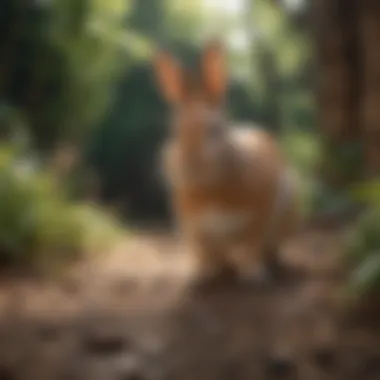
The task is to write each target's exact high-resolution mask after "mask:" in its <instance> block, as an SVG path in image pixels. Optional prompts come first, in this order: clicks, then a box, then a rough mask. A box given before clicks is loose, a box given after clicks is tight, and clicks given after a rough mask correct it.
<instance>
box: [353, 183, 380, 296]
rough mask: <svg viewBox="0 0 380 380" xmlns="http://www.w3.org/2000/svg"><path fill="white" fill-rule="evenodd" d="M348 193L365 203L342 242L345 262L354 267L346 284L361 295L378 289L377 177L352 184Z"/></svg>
mask: <svg viewBox="0 0 380 380" xmlns="http://www.w3.org/2000/svg"><path fill="white" fill-rule="evenodd" d="M352 196H353V197H354V199H356V200H358V201H359V202H363V203H364V204H366V205H367V209H366V210H365V212H364V213H363V215H362V216H361V217H360V218H359V220H358V221H357V222H356V223H355V225H354V226H352V228H351V229H350V231H349V234H348V236H347V243H346V252H347V258H348V262H349V264H350V265H352V266H353V267H354V271H353V274H352V276H351V281H350V288H352V289H353V290H354V292H355V293H357V294H359V295H362V294H365V293H371V292H374V291H375V292H377V291H379V290H380V181H373V182H370V183H367V184H364V185H361V186H356V187H355V188H354V189H353V191H352Z"/></svg>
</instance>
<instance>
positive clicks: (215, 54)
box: [201, 41, 228, 102]
mask: <svg viewBox="0 0 380 380" xmlns="http://www.w3.org/2000/svg"><path fill="white" fill-rule="evenodd" d="M201 74H202V81H203V86H204V91H205V92H206V95H207V96H208V98H209V99H210V100H211V101H213V102H221V101H222V100H223V98H224V95H225V93H226V91H227V83H228V75H227V67H226V62H225V54H224V49H223V46H222V44H221V43H220V42H219V41H211V42H209V43H208V44H207V45H206V46H205V48H204V51H203V55H202V60H201Z"/></svg>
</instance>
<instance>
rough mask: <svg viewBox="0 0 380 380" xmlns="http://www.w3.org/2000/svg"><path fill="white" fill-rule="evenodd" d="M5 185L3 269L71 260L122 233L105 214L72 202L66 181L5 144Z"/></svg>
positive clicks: (0, 168) (0, 213)
mask: <svg viewBox="0 0 380 380" xmlns="http://www.w3.org/2000/svg"><path fill="white" fill-rule="evenodd" d="M0 184H1V185H0V263H2V264H3V265H16V266H18V265H27V266H28V265H37V266H38V265H40V264H44V263H46V262H49V263H54V264H55V263H57V262H61V263H63V262H67V261H69V262H70V261H71V260H72V259H74V258H77V257H79V255H80V254H83V253H84V252H86V251H87V249H89V248H91V249H94V248H99V244H100V243H102V242H103V243H105V242H108V239H109V238H110V237H111V234H110V233H111V232H112V233H114V231H115V233H116V231H117V228H116V226H117V224H116V222H115V221H112V219H111V218H110V217H107V216H106V215H105V214H104V213H102V212H100V211H99V210H97V209H94V208H93V207H90V206H86V205H84V204H80V203H74V202H72V201H70V200H69V199H68V198H67V196H66V194H65V191H64V186H62V183H60V182H59V181H58V180H57V179H56V178H55V177H54V176H53V175H52V174H51V173H50V172H49V171H48V170H47V169H46V168H44V167H42V166H41V164H39V163H38V161H37V160H35V159H33V157H31V156H29V155H27V156H25V155H24V154H20V152H19V151H18V150H17V149H16V148H15V146H13V145H11V144H2V145H1V146H0ZM95 239H96V240H95ZM94 243H95V244H94ZM102 248H104V246H102Z"/></svg>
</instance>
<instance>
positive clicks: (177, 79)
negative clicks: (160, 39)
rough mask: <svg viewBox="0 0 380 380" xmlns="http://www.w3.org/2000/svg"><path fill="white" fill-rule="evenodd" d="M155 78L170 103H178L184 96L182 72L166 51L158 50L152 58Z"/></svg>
mask: <svg viewBox="0 0 380 380" xmlns="http://www.w3.org/2000/svg"><path fill="white" fill-rule="evenodd" d="M154 68H155V72H156V78H157V82H158V85H159V88H160V90H161V92H162V93H163V95H164V97H165V98H166V100H167V101H168V102H170V103H179V102H180V101H181V100H182V99H183V96H184V90H185V89H184V72H183V69H182V67H181V65H180V64H179V63H178V61H177V60H176V59H175V58H174V57H173V56H172V55H171V54H170V53H168V52H167V51H163V50H161V51H159V52H157V54H156V57H155V59H154Z"/></svg>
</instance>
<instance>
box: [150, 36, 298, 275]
mask: <svg viewBox="0 0 380 380" xmlns="http://www.w3.org/2000/svg"><path fill="white" fill-rule="evenodd" d="M200 68H201V70H200V75H199V76H198V77H194V76H192V75H190V73H187V72H185V70H184V69H183V68H181V66H180V65H179V64H178V63H177V62H176V60H175V59H174V58H173V57H172V56H171V55H170V54H169V53H167V52H164V51H161V52H159V53H158V54H157V56H156V59H155V69H156V74H157V77H158V82H159V85H160V88H161V91H162V93H163V94H164V96H165V98H166V100H167V101H168V102H169V103H170V104H171V105H172V106H173V113H172V133H171V137H170V138H169V139H168V141H167V143H166V145H165V147H164V151H163V153H164V155H163V158H164V172H165V175H166V179H167V183H168V185H169V189H170V192H171V198H172V203H173V211H174V214H175V215H176V217H177V220H178V222H179V227H180V228H181V229H182V231H183V233H184V235H185V237H187V238H188V239H189V242H190V243H191V244H192V247H193V248H194V251H195V254H196V258H197V259H198V262H199V265H200V267H199V269H200V270H201V274H202V279H211V278H214V276H216V275H218V274H220V273H221V271H222V270H223V269H225V268H233V270H235V271H236V272H237V273H238V275H239V276H240V277H241V278H242V279H245V280H250V281H251V280H254V281H256V280H260V281H262V280H266V279H268V276H267V274H269V273H270V272H268V270H267V269H268V268H269V267H268V263H269V262H272V260H273V259H274V258H276V255H275V253H276V252H277V250H278V248H279V245H280V243H281V242H282V241H283V240H284V239H285V238H286V237H288V236H289V235H290V234H291V233H293V232H294V230H295V227H296V225H297V222H298V205H297V199H298V196H297V186H296V182H295V177H294V176H293V172H292V171H291V170H290V168H289V167H288V165H287V164H286V162H285V160H284V157H283V155H282V153H281V152H280V150H279V148H278V146H277V144H276V142H275V141H274V139H273V138H272V137H271V136H270V135H269V134H267V133H266V132H264V131H262V130H260V129H257V128H256V129H254V128H251V127H240V128H238V127H234V128H233V127H232V126H231V127H230V126H229V125H227V124H228V122H227V120H226V119H225V117H224V115H223V108H224V106H223V103H224V96H225V93H226V90H227V82H228V78H227V72H226V67H225V61H224V54H223V49H222V46H221V45H220V44H219V43H218V42H210V43H208V44H207V45H206V47H205V49H204V51H203V54H202V58H201V65H200Z"/></svg>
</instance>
